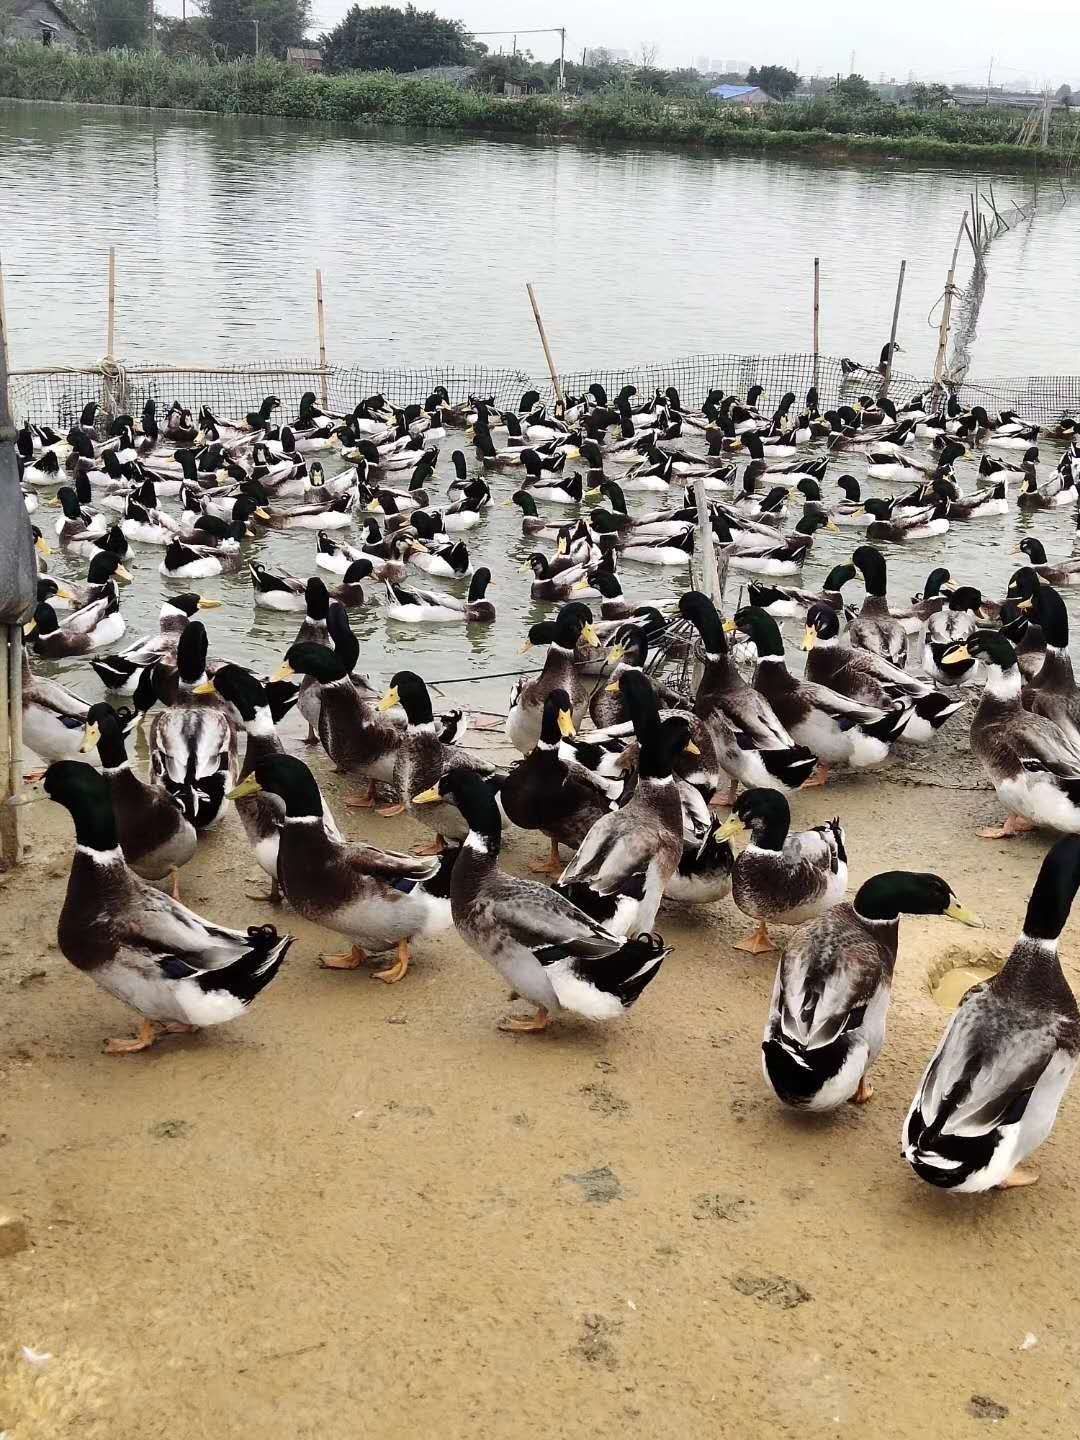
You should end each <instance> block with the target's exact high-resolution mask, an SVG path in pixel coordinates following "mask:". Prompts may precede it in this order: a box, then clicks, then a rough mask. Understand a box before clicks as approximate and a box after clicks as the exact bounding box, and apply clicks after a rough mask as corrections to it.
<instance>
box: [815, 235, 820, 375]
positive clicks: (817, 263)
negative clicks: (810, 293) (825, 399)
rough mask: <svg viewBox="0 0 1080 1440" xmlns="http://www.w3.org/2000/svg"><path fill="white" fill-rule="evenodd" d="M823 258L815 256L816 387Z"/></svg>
mask: <svg viewBox="0 0 1080 1440" xmlns="http://www.w3.org/2000/svg"><path fill="white" fill-rule="evenodd" d="M820 317H821V260H820V259H819V257H818V256H817V255H815V256H814V389H815V390H816V389H817V383H818V357H819V355H820V354H821V330H820Z"/></svg>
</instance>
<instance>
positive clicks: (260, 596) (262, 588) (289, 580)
mask: <svg viewBox="0 0 1080 1440" xmlns="http://www.w3.org/2000/svg"><path fill="white" fill-rule="evenodd" d="M247 568H248V574H249V575H250V576H251V584H252V587H253V588H254V591H255V605H256V608H257V609H262V610H282V611H289V612H291V613H297V612H300V611H304V610H306V609H307V589H306V587H307V582H306V581H305V580H298V579H297V578H296V577H295V576H294V575H285V574H281V573H279V572H278V571H275V570H269V569H267V567H266V566H265V565H262V564H260V563H259V561H257V560H250V561H248V567H247Z"/></svg>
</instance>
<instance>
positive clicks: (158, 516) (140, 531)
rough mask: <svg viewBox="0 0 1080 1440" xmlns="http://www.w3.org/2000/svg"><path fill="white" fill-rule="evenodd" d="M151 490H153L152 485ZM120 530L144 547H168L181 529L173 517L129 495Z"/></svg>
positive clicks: (151, 504)
mask: <svg viewBox="0 0 1080 1440" xmlns="http://www.w3.org/2000/svg"><path fill="white" fill-rule="evenodd" d="M150 489H151V491H152V490H153V486H152V485H151V487H150ZM155 498H156V497H155ZM120 529H121V530H122V531H123V532H124V534H125V535H126V536H127V538H128V539H129V540H138V541H139V542H140V543H141V544H143V545H168V544H170V543H171V542H172V541H173V540H174V539H175V538H176V535H177V532H178V531H179V529H180V527H179V525H178V524H177V523H176V521H175V520H174V519H173V518H172V516H171V515H166V514H165V512H164V511H163V510H158V509H157V508H156V507H155V505H154V504H153V503H150V504H143V503H141V502H140V501H139V500H136V498H135V496H134V495H129V496H128V499H127V505H126V506H125V509H124V518H123V519H122V520H121V521H120Z"/></svg>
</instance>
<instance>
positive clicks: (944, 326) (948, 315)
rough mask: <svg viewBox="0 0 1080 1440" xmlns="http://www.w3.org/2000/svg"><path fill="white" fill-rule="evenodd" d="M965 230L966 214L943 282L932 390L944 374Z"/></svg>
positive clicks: (958, 231) (939, 382)
mask: <svg viewBox="0 0 1080 1440" xmlns="http://www.w3.org/2000/svg"><path fill="white" fill-rule="evenodd" d="M966 228H967V214H966V213H965V214H964V216H963V217H962V218H961V221H960V228H959V230H957V232H956V244H955V245H954V246H953V252H952V260H951V262H950V263H949V276H948V279H947V280H946V281H945V302H944V304H943V305H942V307H941V324H940V325H939V326H938V348H937V359H936V360H935V361H934V388H935V389H938V388H939V387H940V385H941V377H942V375H944V373H945V352H946V350H947V348H948V344H949V324H950V321H951V320H952V302H953V285H954V282H955V280H956V260H957V257H958V255H959V254H960V242H961V240H963V238H964V231H965V229H966Z"/></svg>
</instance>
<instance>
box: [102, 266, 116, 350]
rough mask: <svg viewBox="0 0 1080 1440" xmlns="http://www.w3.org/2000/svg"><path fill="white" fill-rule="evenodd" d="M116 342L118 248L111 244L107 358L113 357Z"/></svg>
mask: <svg viewBox="0 0 1080 1440" xmlns="http://www.w3.org/2000/svg"><path fill="white" fill-rule="evenodd" d="M115 344H116V250H115V248H114V247H113V246H112V245H110V246H109V318H108V321H107V324H106V328H105V358H106V359H107V360H111V359H112V354H113V346H114V345H115Z"/></svg>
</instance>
